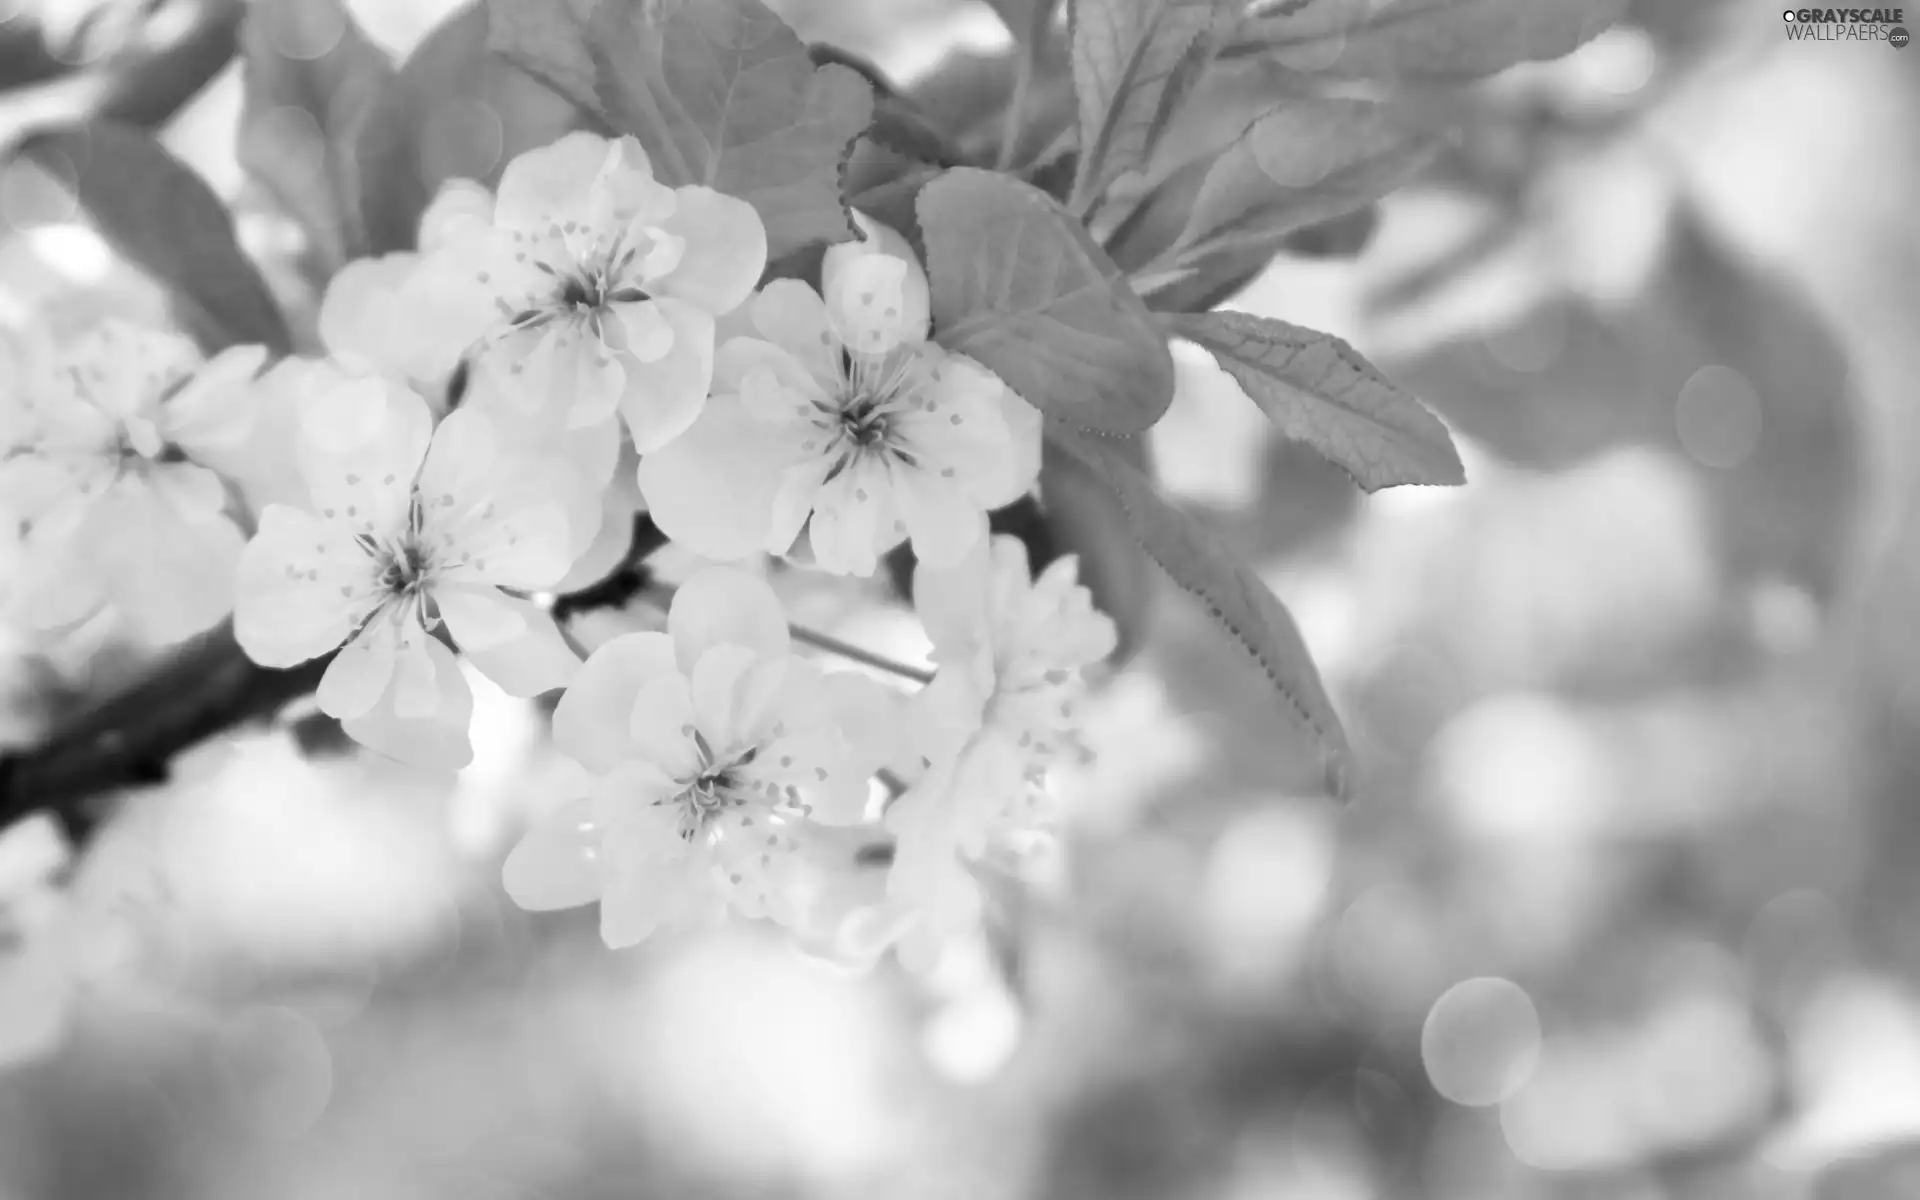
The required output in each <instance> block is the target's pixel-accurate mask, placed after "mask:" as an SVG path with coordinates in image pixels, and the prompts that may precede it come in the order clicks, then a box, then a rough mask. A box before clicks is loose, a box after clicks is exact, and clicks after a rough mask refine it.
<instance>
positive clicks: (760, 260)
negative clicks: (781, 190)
mask: <svg viewBox="0 0 1920 1200" xmlns="http://www.w3.org/2000/svg"><path fill="white" fill-rule="evenodd" d="M674 196H675V198H676V200H677V201H678V203H677V204H676V206H675V208H674V211H673V215H672V216H671V217H668V218H667V219H666V220H664V221H662V222H661V223H660V228H661V230H662V231H663V232H665V233H668V234H671V235H673V236H675V237H678V238H681V239H683V240H684V241H685V243H686V245H685V248H684V250H683V251H682V252H681V255H680V261H679V263H678V264H677V265H676V266H675V267H674V268H673V270H671V271H668V272H667V273H666V274H665V275H663V276H661V277H660V278H658V279H650V280H648V281H647V290H648V291H650V292H652V293H653V294H654V295H656V296H673V297H675V298H677V299H681V300H686V301H688V302H690V303H693V304H697V305H699V306H700V307H701V308H703V309H705V310H706V311H707V312H709V313H711V314H713V315H715V316H718V315H720V314H721V313H724V312H728V311H730V310H731V309H733V308H735V307H736V306H738V305H739V304H740V303H741V302H742V301H744V300H745V299H746V298H747V296H748V295H749V294H751V293H752V291H753V285H754V284H756V283H758V282H760V274H761V272H763V271H765V270H766V268H767V230H766V226H765V225H763V224H762V223H761V221H760V214H759V213H757V212H755V211H754V208H753V205H751V204H748V203H747V202H746V201H745V200H741V199H738V198H737V197H734V196H728V195H726V194H724V193H721V192H716V191H714V190H713V189H712V188H709V187H699V186H689V187H682V188H676V189H674Z"/></svg>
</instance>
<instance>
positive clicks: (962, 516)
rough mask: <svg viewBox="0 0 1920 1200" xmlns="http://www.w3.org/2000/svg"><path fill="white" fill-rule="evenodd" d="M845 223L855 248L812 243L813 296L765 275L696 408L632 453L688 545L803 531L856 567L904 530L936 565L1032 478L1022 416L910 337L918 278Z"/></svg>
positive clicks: (922, 290) (710, 546) (1036, 464)
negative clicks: (817, 272) (676, 427)
mask: <svg viewBox="0 0 1920 1200" xmlns="http://www.w3.org/2000/svg"><path fill="white" fill-rule="evenodd" d="M860 222H861V225H862V228H863V230H864V231H865V232H866V234H867V238H866V240H865V241H862V242H853V243H847V244H844V245H840V246H835V247H833V248H832V249H831V250H829V251H828V253H827V255H826V259H825V262H824V265H823V266H822V268H821V284H822V292H815V291H814V290H813V289H812V288H811V287H808V286H807V285H806V284H804V283H801V282H799V281H797V280H787V279H782V280H775V281H774V282H773V283H770V284H768V285H767V286H766V287H765V288H763V289H762V290H761V291H760V293H759V294H758V295H757V296H755V297H754V299H753V301H752V302H751V305H750V308H749V312H750V315H751V318H752V323H753V327H754V329H755V331H756V334H757V336H754V337H739V338H733V339H730V340H729V341H727V342H726V343H725V344H724V345H722V346H721V347H720V350H719V352H718V355H717V359H716V363H715V368H714V396H713V397H712V399H711V400H710V401H709V402H708V404H707V408H706V410H705V412H704V413H702V414H701V417H700V419H699V420H698V421H696V422H695V423H694V425H693V427H692V428H691V429H689V430H688V431H687V432H686V433H685V434H684V435H682V436H681V437H680V438H679V439H678V440H676V441H675V442H673V443H672V444H670V445H669V446H667V447H666V448H664V449H662V450H658V451H656V452H653V453H649V454H645V455H643V457H642V458H641V462H640V491H641V493H642V494H643V495H644V496H645V497H646V499H647V504H648V506H649V508H650V509H651V510H652V512H653V516H654V520H655V521H656V522H658V524H659V526H660V528H661V529H662V530H664V531H665V532H666V533H667V534H668V536H670V537H672V538H674V539H675V540H677V541H682V542H684V543H686V544H687V545H688V546H689V547H691V548H692V549H694V550H696V551H698V552H699V553H701V554H704V555H706V556H708V557H711V558H718V559H738V558H744V557H746V556H749V555H752V554H756V553H760V552H762V551H765V552H768V553H773V554H784V553H787V552H788V551H789V550H790V549H791V548H792V547H793V544H794V542H795V540H796V539H797V538H798V537H799V535H800V534H801V532H802V530H803V528H804V529H805V530H806V532H807V535H808V540H809V543H810V546H811V551H812V555H813V559H814V561H815V563H816V564H817V565H818V566H820V567H822V568H824V569H826V570H828V571H833V572H836V573H841V574H853V575H867V574H871V573H872V571H873V570H874V568H875V566H876V565H877V563H878V561H879V556H880V555H882V554H884V553H886V552H887V551H888V550H890V549H891V548H893V547H894V546H897V545H899V544H900V542H901V541H902V540H904V539H906V538H909V537H910V538H911V539H912V542H913V550H914V553H915V554H916V555H917V556H919V557H920V558H921V559H922V560H924V561H927V562H933V563H939V564H943V565H951V564H952V563H954V562H956V561H957V560H958V559H959V558H960V557H961V556H962V555H964V554H965V553H966V552H967V551H968V550H969V549H970V548H971V547H973V546H974V545H975V544H977V543H978V542H979V541H980V540H981V539H982V538H984V537H985V536H986V531H987V513H988V512H989V511H990V510H992V509H995V508H999V507H1002V506H1004V505H1006V504H1010V503H1012V502H1013V501H1014V500H1015V499H1017V498H1018V497H1019V496H1020V495H1021V494H1022V493H1024V492H1025V491H1027V490H1028V489H1029V488H1030V487H1032V486H1033V482H1034V479H1035V478H1036V476H1037V475H1038V473H1039V469H1040V416H1039V413H1038V411H1036V410H1035V409H1034V408H1033V407H1032V406H1031V405H1029V404H1028V403H1027V402H1026V401H1024V400H1022V399H1021V398H1020V397H1018V396H1016V395H1014V393H1013V392H1012V391H1011V390H1009V389H1008V388H1007V386H1006V385H1005V384H1004V383H1002V382H1001V380H1000V379H999V378H998V377H997V376H995V375H994V374H992V373H991V372H989V371H988V370H986V368H984V367H982V366H980V365H979V364H978V363H976V362H974V361H973V360H972V359H970V358H967V357H966V356H964V355H960V354H956V353H953V352H951V351H948V350H945V349H943V348H941V347H940V346H939V345H937V344H935V343H933V342H931V341H929V340H928V332H929V321H928V304H927V281H926V274H925V272H924V271H922V269H921V267H920V264H919V263H918V262H917V261H915V259H914V257H913V252H912V250H911V249H910V248H909V247H908V246H907V245H906V243H905V241H904V240H903V239H901V237H900V235H899V234H897V233H895V232H894V231H893V230H890V229H887V228H886V227H884V226H881V225H878V224H876V223H874V222H872V221H869V220H867V219H866V218H864V217H862V218H860ZM823 293H824V295H823Z"/></svg>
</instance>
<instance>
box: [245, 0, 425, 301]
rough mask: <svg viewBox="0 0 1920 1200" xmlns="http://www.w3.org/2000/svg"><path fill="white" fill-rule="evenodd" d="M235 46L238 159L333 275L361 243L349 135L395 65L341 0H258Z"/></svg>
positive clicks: (363, 118)
mask: <svg viewBox="0 0 1920 1200" xmlns="http://www.w3.org/2000/svg"><path fill="white" fill-rule="evenodd" d="M240 46H241V52H242V54H243V56H244V66H243V67H242V78H243V80H244V88H245V99H244V100H243V101H242V107H241V112H240V132H239V158H240V165H241V166H243V167H245V168H246V169H247V171H248V172H249V173H251V174H252V175H253V177H254V178H256V179H258V180H259V181H260V182H261V183H262V184H263V185H265V186H266V188H267V189H268V190H269V191H271V192H272V193H273V195H274V197H275V198H276V199H277V200H279V202H280V204H281V206H282V207H284V208H285V209H286V210H287V211H288V212H289V213H291V214H292V215H293V216H294V217H295V218H296V219H297V220H298V221H299V222H300V225H301V227H302V228H303V229H305V230H306V233H307V239H308V243H309V245H310V246H311V247H312V251H313V254H314V255H315V257H316V258H317V260H318V262H319V264H320V265H321V267H323V268H324V269H325V271H326V273H328V274H331V273H332V271H333V270H335V269H337V268H338V267H339V266H340V265H341V264H342V263H344V262H346V261H347V260H348V259H351V258H358V257H359V256H361V255H363V254H365V253H366V251H367V236H366V228H365V225H364V223H363V221H362V220H361V216H360V180H359V164H358V161H357V158H356V156H355V154H354V143H355V141H356V139H357V138H358V136H359V133H360V130H361V128H362V126H363V125H364V124H365V122H366V119H367V115H368V113H369V112H371V111H372V109H373V107H374V103H375V101H376V100H377V99H378V98H379V96H380V94H381V92H382V91H383V90H384V89H385V88H386V86H387V83H388V81H389V80H390V79H392V78H393V64H392V63H390V62H388V61H387V56H386V54H385V52H384V51H382V50H381V49H380V48H379V47H377V46H375V45H374V44H373V43H372V42H370V41H368V40H367V37H366V35H365V34H364V33H362V32H361V31H360V27H359V26H358V25H356V24H354V22H353V18H352V17H351V16H349V15H348V14H347V11H346V8H345V6H344V5H343V4H341V3H340V2H339V0H255V3H254V4H253V5H252V6H251V7H250V8H249V9H248V10H247V18H246V22H245V24H244V25H242V26H241V31H240ZM322 48H324V49H322ZM316 51H318V53H317V54H316V53H315V52H316Z"/></svg>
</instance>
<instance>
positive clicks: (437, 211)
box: [335, 178, 493, 279]
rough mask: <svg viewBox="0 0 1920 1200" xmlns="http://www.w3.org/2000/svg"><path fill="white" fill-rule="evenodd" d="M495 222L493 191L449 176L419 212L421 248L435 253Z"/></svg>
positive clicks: (429, 252) (471, 181)
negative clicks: (430, 200) (425, 207)
mask: <svg viewBox="0 0 1920 1200" xmlns="http://www.w3.org/2000/svg"><path fill="white" fill-rule="evenodd" d="M492 224H493V193H492V192H491V191H490V190H488V189H487V187H486V186H485V185H484V184H480V183H476V182H475V181H473V180H471V179H458V178H456V179H448V180H446V181H444V182H442V183H441V185H440V190H439V191H438V192H436V193H434V197H433V200H432V202H431V203H429V204H428V205H427V210H426V211H425V212H423V213H421V214H420V250H421V252H422V253H425V254H432V253H433V252H434V251H435V250H438V249H439V248H440V247H442V246H444V245H446V244H447V243H448V242H450V241H452V240H454V239H456V238H458V237H461V236H462V235H471V234H472V233H473V232H475V231H476V230H481V229H485V228H487V227H488V226H491V225H492ZM348 265H349V266H351V265H352V264H351V263H349V264H348ZM335 278H336V279H337V278H339V276H337V275H336V276H335Z"/></svg>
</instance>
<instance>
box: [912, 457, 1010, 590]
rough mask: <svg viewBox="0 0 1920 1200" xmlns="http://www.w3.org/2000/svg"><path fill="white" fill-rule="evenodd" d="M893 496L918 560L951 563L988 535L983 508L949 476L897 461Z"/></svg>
mask: <svg viewBox="0 0 1920 1200" xmlns="http://www.w3.org/2000/svg"><path fill="white" fill-rule="evenodd" d="M893 498H894V503H895V504H896V505H898V507H899V510H900V520H901V521H902V523H904V524H905V525H906V527H907V533H908V535H909V536H910V537H911V538H912V539H913V553H914V557H915V558H917V559H919V560H920V561H921V562H924V563H928V564H930V565H932V566H936V567H943V566H950V565H951V564H953V563H956V562H959V561H960V559H961V558H962V557H964V556H965V555H966V553H967V552H968V551H969V550H972V549H973V548H974V547H975V546H978V545H981V544H982V543H983V542H985V541H986V539H987V514H986V511H985V510H984V509H982V508H981V507H980V505H978V504H977V503H975V502H974V501H973V499H972V498H971V497H969V496H968V495H967V494H966V493H965V492H963V491H962V490H961V489H960V488H959V487H958V486H956V485H955V484H954V483H953V482H951V481H949V480H945V479H941V478H939V477H937V476H930V475H928V474H927V473H926V472H924V471H920V470H915V469H913V468H909V467H902V466H900V465H898V464H896V465H895V467H894V470H893Z"/></svg>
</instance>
